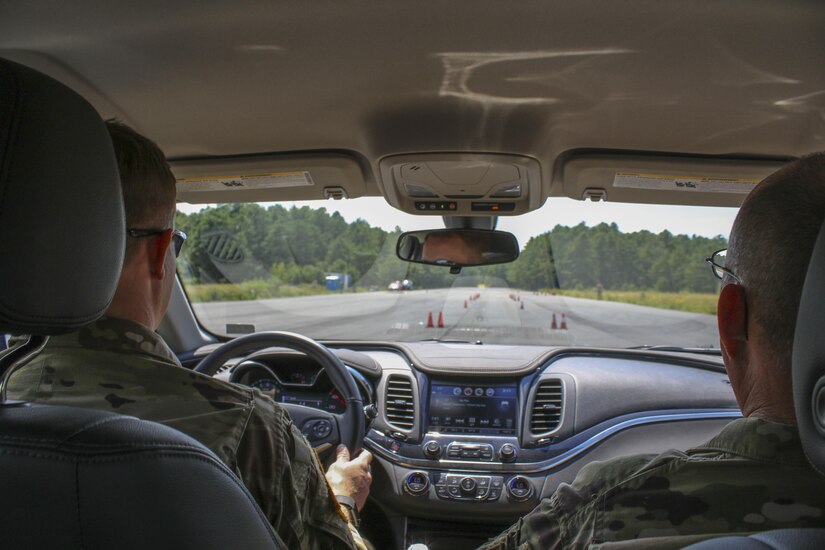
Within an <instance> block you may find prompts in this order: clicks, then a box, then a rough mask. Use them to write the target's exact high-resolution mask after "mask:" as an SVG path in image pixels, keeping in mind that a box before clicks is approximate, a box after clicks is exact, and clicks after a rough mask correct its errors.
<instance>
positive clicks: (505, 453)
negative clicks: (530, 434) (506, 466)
mask: <svg viewBox="0 0 825 550" xmlns="http://www.w3.org/2000/svg"><path fill="white" fill-rule="evenodd" d="M498 456H499V457H500V458H501V461H502V462H513V461H514V460H515V459H516V457H517V456H518V455H517V453H516V448H515V447H513V446H512V445H510V444H509V443H505V444H504V445H502V446H501V448H500V449H499V450H498Z"/></svg>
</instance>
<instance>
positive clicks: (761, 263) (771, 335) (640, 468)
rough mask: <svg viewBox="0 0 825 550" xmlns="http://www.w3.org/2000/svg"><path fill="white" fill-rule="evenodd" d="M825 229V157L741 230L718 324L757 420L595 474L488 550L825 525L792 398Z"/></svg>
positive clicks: (617, 544)
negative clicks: (811, 273) (801, 327)
mask: <svg viewBox="0 0 825 550" xmlns="http://www.w3.org/2000/svg"><path fill="white" fill-rule="evenodd" d="M823 220H825V153H818V154H815V155H810V156H808V157H804V158H802V159H800V160H797V161H795V162H793V163H791V164H789V165H788V166H786V167H784V168H783V169H781V170H780V171H778V172H776V173H775V174H773V175H771V176H769V177H768V178H766V179H765V180H764V181H763V182H762V183H760V184H759V185H758V186H757V187H756V188H755V189H754V190H753V191H752V192H751V194H750V195H748V197H747V198H746V200H745V202H744V203H743V205H742V208H741V209H740V211H739V214H738V215H737V217H736V221H735V222H734V226H733V229H732V230H731V237H730V243H729V244H730V248H729V250H728V254H727V261H726V264H725V266H724V269H722V270H721V271H722V272H723V274H724V277H723V287H722V291H721V293H720V295H719V302H718V313H717V317H718V321H719V336H720V344H721V346H720V347H721V351H722V357H723V359H724V361H725V366H726V368H727V372H728V377H729V378H730V382H731V386H732V387H733V391H734V394H735V395H736V399H737V402H738V403H739V407H740V408H741V410H742V413H743V415H744V417H745V418H742V419H739V420H735V421H733V422H731V423H730V424H728V425H727V426H726V427H725V428H724V429H723V430H722V432H721V433H720V434H719V435H717V436H716V437H714V438H713V439H711V440H710V441H708V442H707V443H705V444H704V445H700V446H699V447H696V448H693V449H690V450H688V451H686V452H680V451H669V452H666V453H663V454H661V455H659V456H653V455H647V456H630V457H625V458H618V459H614V460H610V461H606V462H594V463H591V464H589V465H587V466H586V467H584V468H583V469H582V470H581V471H580V472H579V474H578V476H577V477H576V479H575V480H574V481H573V482H572V483H571V484H562V485H560V486H559V487H558V489H557V490H556V492H555V493H554V494H553V495H552V496H551V497H549V498H547V499H544V500H543V501H542V502H541V503H539V505H538V506H537V507H536V508H535V509H534V510H533V511H532V512H530V513H529V514H527V515H526V516H525V517H523V518H521V519H520V520H519V521H518V523H516V524H515V525H513V526H512V527H510V528H509V529H508V530H507V531H505V532H504V533H502V534H501V535H499V536H498V537H496V538H495V539H493V540H491V541H489V542H488V543H487V544H486V545H484V547H483V548H484V549H485V550H504V549H509V548H512V549H516V548H518V549H538V548H542V549H544V548H598V547H599V546H601V545H602V544H604V543H609V546H610V548H653V547H655V548H681V547H683V546H685V545H688V544H691V543H693V542H696V541H698V540H702V539H707V538H713V537H716V536H720V535H727V534H731V533H738V534H750V533H755V532H758V531H765V530H770V529H785V528H797V527H823V526H825V479H824V478H823V477H822V476H820V475H819V474H818V473H817V472H815V471H814V470H813V468H811V466H810V464H809V463H808V461H807V460H806V458H805V454H804V452H803V449H802V443H801V441H800V439H799V435H798V433H797V430H796V427H795V423H796V417H795V413H794V407H793V392H792V388H791V352H792V347H793V334H794V326H795V324H796V315H797V311H798V309H799V302H800V297H801V294H802V286H803V283H804V279H805V274H806V271H807V266H808V262H809V260H810V257H811V252H812V250H813V247H814V243H815V242H816V238H817V235H818V233H819V228H820V227H821V225H822V223H823Z"/></svg>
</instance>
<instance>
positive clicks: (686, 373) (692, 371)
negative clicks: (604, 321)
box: [218, 342, 740, 550]
mask: <svg viewBox="0 0 825 550" xmlns="http://www.w3.org/2000/svg"><path fill="white" fill-rule="evenodd" d="M327 345H328V346H329V347H330V349H332V350H333V352H334V353H336V354H337V355H338V356H339V358H340V359H341V360H342V362H343V363H344V364H345V365H346V366H347V368H348V370H349V371H350V372H351V373H352V374H353V376H354V378H355V379H356V382H357V386H358V387H359V391H361V394H362V395H361V397H362V399H363V401H364V404H365V405H366V406H371V405H374V407H375V409H374V411H375V413H377V414H373V416H374V419H373V420H372V422H371V424H370V425H369V427H368V431H367V433H366V435H365V437H364V440H363V445H364V448H366V449H367V450H369V451H370V452H371V453H373V455H374V456H375V460H374V462H373V468H372V469H373V479H374V481H373V486H372V489H371V493H370V494H371V500H372V505H370V506H368V507H367V509H366V510H365V518H370V516H373V515H380V516H381V517H380V518H375V520H374V521H373V522H371V523H372V527H373V528H374V527H375V525H376V524H381V523H384V524H387V528H386V529H385V530H384V531H385V533H392V535H390V536H391V538H392V539H393V540H392V541H388V540H383V542H384V544H383V545H382V546H387V547H395V548H407V547H409V545H411V544H414V543H422V542H423V543H426V544H427V545H428V546H429V548H430V549H431V550H437V549H438V548H450V550H457V549H459V548H475V547H477V546H478V545H479V544H480V543H482V542H484V541H485V540H486V539H487V538H489V537H491V536H494V535H495V534H497V533H499V532H500V531H501V530H503V529H504V528H506V527H507V526H509V525H510V524H511V523H513V522H514V521H516V520H517V519H518V518H519V517H521V516H523V515H524V514H526V513H527V512H529V511H530V510H532V509H533V508H534V507H535V506H536V505H537V504H538V502H539V501H540V500H541V499H542V498H545V497H548V496H550V495H551V494H552V493H553V492H554V491H555V489H556V488H557V487H558V485H559V484H560V483H565V482H570V481H572V480H573V479H574V478H575V476H576V474H577V473H578V471H579V470H580V469H581V468H582V467H584V466H585V465H587V464H589V463H591V462H593V461H597V460H609V459H612V458H616V457H620V456H626V455H630V454H638V453H659V452H662V451H665V450H667V449H670V448H688V447H691V446H694V445H697V444H699V443H701V442H703V441H706V440H707V439H709V438H711V437H712V436H714V435H715V434H716V433H718V432H719V430H721V428H722V427H723V426H724V425H725V424H726V423H728V422H730V421H731V420H733V419H735V418H738V417H739V416H740V412H739V409H738V407H737V403H736V400H735V398H734V396H733V392H732V390H731V387H730V383H729V381H728V378H727V375H726V374H725V371H724V366H723V365H722V362H721V359H720V358H719V357H716V356H708V355H696V354H693V353H678V352H675V353H674V352H659V351H653V350H620V349H594V348H560V347H542V346H515V345H474V344H464V343H439V342H421V343H374V342H370V343H362V342H346V343H342V342H328V343H327ZM218 376H222V377H228V379H229V380H231V381H233V382H237V383H241V384H245V385H249V386H252V387H257V388H258V389H260V390H261V391H263V392H264V393H267V394H269V395H270V396H272V397H273V398H274V399H275V400H276V401H279V402H284V403H292V404H298V405H303V406H304V407H310V408H314V409H319V410H323V411H326V412H333V413H340V412H343V409H344V408H345V404H344V403H343V402H342V400H341V399H340V396H338V394H337V390H336V389H335V388H334V387H333V386H332V384H331V382H330V381H329V378H328V377H327V376H326V374H325V373H324V372H323V370H322V369H321V368H320V366H319V365H317V364H315V363H313V361H312V360H310V359H309V358H307V357H305V356H303V355H301V354H298V353H296V352H292V351H289V350H283V349H268V350H262V351H259V352H256V353H254V354H252V355H250V356H247V357H244V358H241V359H238V360H235V361H234V362H233V363H231V364H227V366H226V367H225V368H224V369H223V371H222V372H221V373H219V374H218ZM309 422H310V423H309V424H307V426H301V425H299V426H298V428H299V429H301V430H302V431H303V433H304V435H306V436H307V439H308V440H309V442H310V443H311V444H313V445H315V446H318V442H319V440H320V439H323V438H318V437H317V433H316V431H317V430H316V427H317V426H316V425H315V424H312V423H311V421H309ZM296 423H297V422H296ZM322 435H325V434H322ZM378 510H380V511H378ZM468 522H471V523H468ZM370 529H371V527H369V526H366V525H365V527H364V530H365V532H366V535H367V536H368V538H369V537H370V535H371V533H370ZM373 536H374V537H375V538H378V539H381V537H382V535H381V534H375V535H373Z"/></svg>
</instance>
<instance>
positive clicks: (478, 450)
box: [366, 376, 551, 519]
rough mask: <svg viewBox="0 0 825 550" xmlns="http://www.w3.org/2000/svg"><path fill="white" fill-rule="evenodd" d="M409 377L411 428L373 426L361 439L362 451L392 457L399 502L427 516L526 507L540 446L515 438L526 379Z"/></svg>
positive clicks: (532, 500) (501, 512)
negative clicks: (413, 397) (414, 405)
mask: <svg viewBox="0 0 825 550" xmlns="http://www.w3.org/2000/svg"><path fill="white" fill-rule="evenodd" d="M413 381H415V382H416V384H415V386H413V390H414V393H416V394H417V396H418V399H419V402H418V404H419V407H418V409H417V413H418V414H417V420H418V424H417V426H416V427H417V428H419V429H418V430H417V431H415V430H408V432H407V433H404V432H402V431H401V430H393V429H387V430H381V429H380V428H379V429H373V430H371V431H370V433H369V434H368V437H367V439H366V442H367V444H368V447H369V448H370V450H372V451H373V452H375V453H376V454H378V455H380V456H382V457H383V458H386V459H387V460H388V462H391V463H392V464H393V472H394V475H393V477H394V482H395V483H396V484H397V485H396V487H397V491H398V494H400V495H401V497H402V498H404V499H405V506H406V507H407V509H408V510H413V511H416V512H417V513H418V514H420V515H419V516H418V517H435V516H437V515H447V516H449V515H450V514H451V513H454V514H457V515H458V514H461V513H464V512H461V510H462V509H464V508H465V507H472V508H473V510H474V513H479V517H483V516H485V515H489V516H490V517H497V518H499V519H501V518H502V517H506V516H507V515H509V514H512V515H513V516H514V517H517V516H518V515H520V514H523V513H525V512H526V511H529V510H530V509H532V508H533V507H534V506H535V505H536V504H537V503H538V499H539V497H540V495H541V489H542V486H543V476H542V473H541V469H542V468H541V465H540V463H541V462H543V461H545V460H547V459H548V450H547V446H546V445H544V446H540V445H535V442H534V440H529V441H525V439H529V438H524V437H523V435H524V434H523V432H524V431H525V430H524V424H525V422H526V420H525V416H526V413H525V408H526V403H525V402H526V400H527V399H526V397H525V396H526V395H527V394H528V393H529V392H528V391H527V389H528V388H529V384H527V383H526V382H523V381H520V380H512V379H511V380H501V379H498V380H491V379H487V380H483V381H480V380H478V379H476V380H473V381H469V380H465V379H460V378H453V379H450V378H447V377H444V378H431V379H429V378H427V377H424V376H421V377H418V378H416V379H414V380H413V379H411V380H410V382H411V385H412V382H413ZM419 388H420V389H419ZM399 404H400V403H399ZM390 405H394V403H390ZM548 441H551V440H548ZM523 443H525V444H523Z"/></svg>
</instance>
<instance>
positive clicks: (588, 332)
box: [195, 287, 719, 347]
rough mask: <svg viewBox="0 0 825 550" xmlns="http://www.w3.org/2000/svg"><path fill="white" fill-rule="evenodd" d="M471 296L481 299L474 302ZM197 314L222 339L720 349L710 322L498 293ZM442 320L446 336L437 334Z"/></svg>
mask: <svg viewBox="0 0 825 550" xmlns="http://www.w3.org/2000/svg"><path fill="white" fill-rule="evenodd" d="M475 295H478V298H477V299H471V297H473V296H475ZM465 302H466V306H467V307H466V308H465ZM195 313H196V315H197V316H198V317H199V318H200V319H201V321H202V322H204V323H205V324H206V326H207V327H209V328H210V329H212V330H215V331H218V332H226V324H227V323H247V324H253V325H255V330H289V331H292V332H298V333H301V334H305V335H307V336H311V337H313V338H316V339H327V340H387V341H417V340H427V339H441V340H461V341H469V342H475V341H479V340H480V341H482V342H484V343H488V344H538V345H581V346H607V347H630V346H639V345H668V346H687V347H693V346H699V347H708V346H714V347H716V346H718V342H719V338H718V335H717V334H718V333H717V329H716V318H715V317H714V316H712V315H702V314H697V313H687V312H682V311H671V310H664V309H657V308H651V307H644V306H636V305H631V304H622V303H616V302H606V301H597V300H585V299H581V298H568V297H562V296H548V295H536V294H533V293H531V292H518V291H513V290H510V289H502V288H484V289H476V288H468V287H459V288H452V289H439V290H414V291H405V292H389V291H383V292H365V293H358V294H330V295H323V296H309V297H302V298H280V299H270V300H259V301H247V302H212V303H203V304H195ZM430 313H432V316H433V324H434V325H436V326H434V327H432V328H430V327H428V326H427V321H428V318H429V315H430ZM439 313H441V316H442V318H443V321H444V327H443V328H439V327H438V326H437V325H438V316H439ZM554 315H555V326H554V325H553V319H554ZM562 315H563V316H564V317H562ZM563 320H564V321H565V322H566V329H565V328H563V326H562V321H563Z"/></svg>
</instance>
